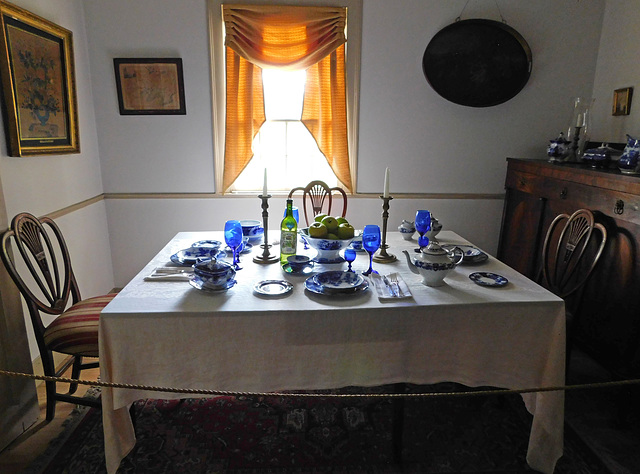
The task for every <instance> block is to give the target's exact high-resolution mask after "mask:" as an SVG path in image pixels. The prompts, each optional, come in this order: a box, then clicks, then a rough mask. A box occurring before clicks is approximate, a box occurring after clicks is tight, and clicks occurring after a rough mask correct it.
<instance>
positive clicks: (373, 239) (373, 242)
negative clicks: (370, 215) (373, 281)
mask: <svg viewBox="0 0 640 474" xmlns="http://www.w3.org/2000/svg"><path fill="white" fill-rule="evenodd" d="M380 240H381V238H380V227H378V226H377V225H366V226H364V230H363V231H362V248H364V249H365V250H366V251H367V253H368V254H369V268H368V269H367V270H366V271H364V272H362V274H363V275H370V274H371V273H376V274H377V273H378V272H377V271H375V270H374V269H373V254H374V253H375V252H376V250H378V249H379V248H380Z"/></svg>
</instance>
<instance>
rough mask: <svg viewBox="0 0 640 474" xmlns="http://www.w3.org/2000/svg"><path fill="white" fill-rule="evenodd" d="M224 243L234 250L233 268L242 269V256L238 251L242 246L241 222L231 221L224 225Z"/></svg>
mask: <svg viewBox="0 0 640 474" xmlns="http://www.w3.org/2000/svg"><path fill="white" fill-rule="evenodd" d="M224 241H225V242H226V243H227V245H228V246H229V247H230V248H231V250H233V267H234V268H235V269H236V270H241V268H240V256H239V255H238V250H239V249H240V246H241V245H242V225H241V224H240V221H236V220H230V221H227V222H225V223H224Z"/></svg>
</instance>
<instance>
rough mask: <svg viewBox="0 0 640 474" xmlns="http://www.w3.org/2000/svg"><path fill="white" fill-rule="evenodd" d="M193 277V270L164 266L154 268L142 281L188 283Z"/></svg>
mask: <svg viewBox="0 0 640 474" xmlns="http://www.w3.org/2000/svg"><path fill="white" fill-rule="evenodd" d="M192 275H193V268H191V267H184V266H175V265H169V264H165V265H162V266H160V267H156V268H155V269H154V270H153V272H152V273H151V274H150V275H147V276H146V277H144V281H189V280H190V279H191V276H192Z"/></svg>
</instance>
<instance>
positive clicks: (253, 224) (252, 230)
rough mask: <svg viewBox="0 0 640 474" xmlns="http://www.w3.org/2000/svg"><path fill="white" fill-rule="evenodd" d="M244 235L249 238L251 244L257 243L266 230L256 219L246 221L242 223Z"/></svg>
mask: <svg viewBox="0 0 640 474" xmlns="http://www.w3.org/2000/svg"><path fill="white" fill-rule="evenodd" d="M240 225H241V226H242V235H243V236H245V237H248V238H249V242H251V243H252V244H253V243H256V242H259V241H260V240H261V239H262V236H263V235H264V228H263V227H262V222H260V221H259V220H256V219H244V220H241V221H240Z"/></svg>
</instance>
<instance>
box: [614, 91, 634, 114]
mask: <svg viewBox="0 0 640 474" xmlns="http://www.w3.org/2000/svg"><path fill="white" fill-rule="evenodd" d="M632 95H633V87H625V88H624V89H616V90H615V91H613V110H612V112H611V115H629V112H630V111H631V96H632Z"/></svg>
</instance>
